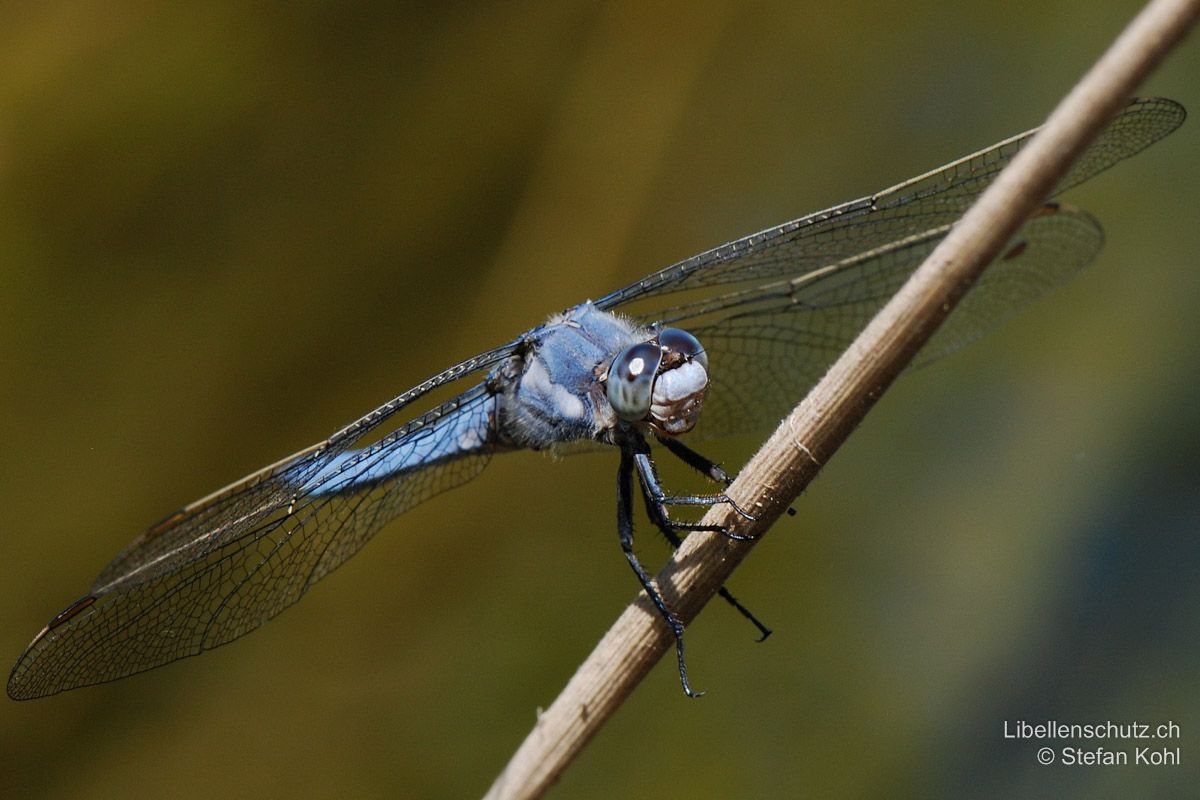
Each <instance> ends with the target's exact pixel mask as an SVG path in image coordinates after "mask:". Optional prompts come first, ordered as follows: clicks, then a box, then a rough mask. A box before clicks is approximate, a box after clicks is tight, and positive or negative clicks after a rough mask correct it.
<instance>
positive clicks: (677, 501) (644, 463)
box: [633, 442, 755, 542]
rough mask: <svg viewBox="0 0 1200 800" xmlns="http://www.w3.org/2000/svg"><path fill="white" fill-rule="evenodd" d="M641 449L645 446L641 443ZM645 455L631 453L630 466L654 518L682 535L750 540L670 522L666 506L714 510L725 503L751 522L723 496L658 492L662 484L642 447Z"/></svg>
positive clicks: (708, 527) (717, 528)
mask: <svg viewBox="0 0 1200 800" xmlns="http://www.w3.org/2000/svg"><path fill="white" fill-rule="evenodd" d="M642 445H643V446H645V442H642ZM646 450H647V452H635V453H634V454H633V463H634V464H635V465H636V466H637V470H638V477H639V478H640V479H641V483H642V491H643V492H645V493H646V495H647V496H648V497H649V498H650V501H651V502H653V503H654V505H655V506H657V507H658V515H659V516H660V517H662V519H663V520H664V522H665V523H666V524H667V525H669V526H671V527H672V528H674V529H676V530H685V531H713V532H715V533H720V534H722V535H724V536H727V537H729V538H730V539H733V540H735V541H739V542H746V541H751V540H753V539H754V538H755V537H754V536H746V535H744V534H741V533H734V532H733V531H732V530H730V529H729V528H727V527H725V526H724V525H700V524H698V523H691V522H676V521H674V520H672V519H671V515H670V513H669V512H668V511H667V506H714V505H717V504H718V503H725V504H726V505H728V506H730V507H731V508H733V510H734V511H736V512H737V513H738V514H740V515H741V516H742V517H744V518H745V519H748V520H753V519H754V517H752V516H751V515H750V514H748V513H746V512H745V511H743V510H742V508H741V507H740V506H738V504H737V503H735V502H734V501H733V500H731V499H730V498H729V496H728V495H724V494H684V495H668V494H667V493H666V492H665V491H664V490H663V488H662V484H661V483H659V480H658V470H657V469H655V467H654V461H653V460H652V459H651V458H650V453H649V452H648V450H649V447H646Z"/></svg>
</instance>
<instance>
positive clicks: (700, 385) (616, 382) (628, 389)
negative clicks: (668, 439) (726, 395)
mask: <svg viewBox="0 0 1200 800" xmlns="http://www.w3.org/2000/svg"><path fill="white" fill-rule="evenodd" d="M707 391H708V355H707V354H706V353H705V352H704V348H703V347H701V346H700V342H699V340H697V339H696V337H695V336H692V335H691V334H690V333H688V332H687V331H681V330H679V329H678V328H662V329H660V330H659V331H657V334H656V335H655V337H654V338H653V339H651V340H650V341H648V342H639V343H638V344H634V345H630V346H629V347H626V348H625V349H624V350H622V351H621V352H619V353H617V355H616V357H615V358H613V360H612V365H611V366H609V368H608V381H607V385H606V387H605V393H606V394H607V395H608V402H609V404H610V405H612V408H613V411H614V412H616V415H617V416H618V417H619V418H621V419H622V420H624V421H625V422H646V423H647V424H649V425H650V426H651V427H652V428H654V429H655V430H656V431H658V432H659V433H663V434H666V435H668V436H678V435H679V434H681V433H687V432H688V431H690V430H691V429H692V428H694V427H696V420H697V419H698V418H699V417H700V408H701V407H702V406H703V405H704V393H705V392H707Z"/></svg>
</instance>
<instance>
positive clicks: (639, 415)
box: [604, 342, 663, 422]
mask: <svg viewBox="0 0 1200 800" xmlns="http://www.w3.org/2000/svg"><path fill="white" fill-rule="evenodd" d="M662 357H663V354H662V350H661V349H660V348H659V347H658V346H656V345H654V344H651V343H650V342H642V343H641V344H635V345H631V346H629V347H626V348H625V349H624V350H622V351H621V352H620V353H617V357H616V358H614V359H613V362H612V366H610V367H609V368H608V385H607V386H606V387H605V390H604V391H605V393H606V394H607V395H608V402H609V404H611V405H612V407H613V411H616V412H617V416H618V417H620V418H621V419H623V420H625V421H626V422H637V421H638V420H640V419H644V418H645V416H646V415H647V414H649V413H650V399H651V396H652V395H653V393H654V376H655V375H656V374H658V366H659V364H661V363H662Z"/></svg>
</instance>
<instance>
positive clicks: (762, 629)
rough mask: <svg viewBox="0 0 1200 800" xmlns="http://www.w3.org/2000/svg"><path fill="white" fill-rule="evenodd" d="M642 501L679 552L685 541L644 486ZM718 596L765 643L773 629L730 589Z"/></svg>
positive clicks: (649, 514)
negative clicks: (661, 513)
mask: <svg viewBox="0 0 1200 800" xmlns="http://www.w3.org/2000/svg"><path fill="white" fill-rule="evenodd" d="M642 499H643V500H645V501H646V516H648V517H650V521H651V522H653V523H654V526H655V527H656V528H658V530H659V531H660V532H661V533H662V535H663V536H664V537H666V540H667V542H668V543H669V544H670V545H671V547H673V548H674V549H676V550H678V549H679V545H681V544H683V540H682V539H680V538H679V536H678V535H677V534H676V533H675V531H674V529H673V528H672V527H671V524H670V521H669V520H665V519H663V518H662V516H661V515H660V514H659V513H658V506H657V505H656V504H655V503H654V500H653V499H652V498H651V497H650V495H649V494H648V493H647V492H646V487H645V486H644V485H643V486H642ZM717 594H719V595H720V596H721V597H722V598H723V599H724V600H725V602H727V603H729V605H731V606H733V607H734V608H735V609H737V611H738V613H739V614H741V615H742V616H743V617H745V618H746V619H748V620H750V622H751V624H753V625H754V627H756V628H758V632H759V633H760V634H762V635H761V636H759V637H758V641H760V642H762V641H765V640H766V638H767V637H768V636H770V635H771V629H770V628H768V627H767V626H766V625H764V624H763V623H762V622H761V621H760V620H759V619H758V617H756V616H754V613H753V612H752V611H751V610H750V609H748V608H746V607H745V606H744V605H742V604H741V602H740V601H739V600H738V599H737V598H736V597H734V596H733V595H732V594H730V593H729V590H728V589H726V588H725V587H724V586H722V587H721V588H720V589H717Z"/></svg>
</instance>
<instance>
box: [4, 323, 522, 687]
mask: <svg viewBox="0 0 1200 800" xmlns="http://www.w3.org/2000/svg"><path fill="white" fill-rule="evenodd" d="M510 352H511V346H506V347H503V348H498V349H496V350H493V351H490V352H488V353H484V354H482V355H480V356H477V357H476V358H474V359H471V360H469V361H466V362H463V363H462V364H459V365H457V366H455V367H453V368H451V369H450V370H447V371H446V372H443V373H442V374H441V375H438V376H436V377H434V378H432V379H430V380H429V381H426V382H425V383H423V384H421V385H420V386H417V387H415V388H414V389H412V390H410V391H409V392H406V393H404V394H403V395H400V396H399V397H397V398H396V399H394V400H392V401H391V402H390V403H387V404H385V405H384V406H381V407H380V408H378V409H376V410H375V411H373V412H371V414H368V415H367V416H365V417H363V418H362V419H360V420H358V421H357V422H355V423H353V424H352V425H350V426H347V427H346V428H345V429H343V430H342V431H340V432H339V433H338V434H335V435H334V436H333V437H331V438H330V439H329V440H327V441H325V442H322V443H320V444H317V445H314V446H313V447H311V448H309V449H307V450H304V451H301V452H300V453H297V454H296V455H294V456H291V457H290V458H287V459H284V460H283V461H281V462H279V463H278V464H275V465H272V466H270V467H267V468H266V469H264V470H262V471H260V472H258V473H255V474H254V475H251V476H249V477H247V478H245V479H243V480H242V481H239V482H238V483H236V484H233V485H232V486H229V487H227V488H226V489H223V490H221V491H219V492H217V493H215V494H213V495H211V496H209V497H206V498H204V499H203V500H200V501H197V502H196V503H193V504H192V505H190V506H188V507H186V508H184V509H181V510H180V511H178V512H176V513H175V514H172V515H171V516H169V517H167V518H166V519H164V520H163V521H162V522H160V523H158V524H157V525H154V526H153V527H151V528H150V529H149V530H147V531H146V532H145V533H144V534H143V535H142V536H140V537H139V538H138V539H137V540H135V541H134V542H133V543H132V544H131V545H130V546H129V547H128V548H126V549H125V550H124V551H123V552H122V553H120V554H119V555H118V556H117V557H116V558H115V559H114V560H113V561H112V563H111V564H109V565H108V566H107V567H106V568H105V569H104V571H103V572H102V573H101V574H100V576H99V578H97V580H96V582H95V584H94V585H93V586H92V588H91V591H90V592H89V594H88V595H86V596H85V597H83V598H81V599H80V600H78V601H76V602H75V603H74V604H72V605H71V606H70V607H68V608H67V609H66V610H65V611H63V612H62V613H60V614H59V615H58V616H57V617H55V618H54V619H53V620H51V622H50V623H49V624H48V625H47V626H46V627H45V628H44V629H43V630H42V631H41V633H39V634H38V635H37V637H36V638H35V639H34V640H33V642H32V643H31V644H30V645H29V647H28V648H27V649H26V651H25V653H24V654H22V656H21V658H20V659H19V660H18V661H17V664H16V666H14V667H13V670H12V673H11V675H10V677H9V681H8V694H9V696H11V697H13V698H15V699H27V698H33V697H41V696H45V695H49V694H54V693H56V692H61V691H64V690H67V689H73V688H76V687H79V686H87V685H90V684H95V683H102V682H104V681H110V680H115V679H117V678H121V677H124V676H126V675H131V674H133V673H136V672H142V671H144V670H147V669H152V668H154V667H157V666H160V665H162V664H166V663H168V662H170V661H174V660H176V659H179V658H183V657H185V656H190V655H197V654H199V653H201V652H202V651H204V650H208V649H211V648H213V647H217V646H218V645H221V644H224V643H226V642H229V641H232V640H233V639H236V638H238V637H239V636H242V635H244V634H246V633H249V632H250V631H252V630H254V629H255V628H257V627H258V626H260V625H262V624H263V623H264V622H266V621H267V620H269V619H271V618H272V617H274V616H275V615H276V614H278V613H279V612H281V611H283V610H284V609H285V608H287V607H288V606H290V605H292V604H293V603H295V602H296V601H297V600H299V599H300V598H301V597H302V596H303V595H304V593H305V592H306V591H307V590H308V588H309V587H310V586H312V585H313V584H314V583H316V582H317V581H318V580H320V579H321V578H323V577H324V576H325V575H327V574H329V572H331V571H332V570H333V569H335V568H336V567H337V566H339V565H340V564H341V563H342V562H344V561H345V560H346V559H347V558H349V557H350V556H351V555H353V554H354V553H356V552H357V551H358V550H359V549H360V548H361V547H362V546H363V545H364V544H366V542H367V541H368V540H369V539H370V538H371V536H372V535H374V533H375V532H376V531H377V530H379V529H380V528H381V527H382V526H383V525H384V524H385V523H387V522H388V521H389V520H391V519H393V518H394V517H396V516H397V515H399V514H402V513H404V512H405V511H407V510H408V509H410V508H412V507H413V506H415V505H417V504H418V503H421V502H423V501H424V500H427V499H429V498H430V497H433V496H434V495H436V494H438V493H440V492H443V491H446V490H447V489H450V488H453V487H455V486H458V485H460V484H462V483H465V482H466V481H468V480H470V479H471V478H473V477H474V476H475V475H477V474H479V472H480V471H481V470H482V469H483V467H484V466H485V465H486V463H487V461H488V459H489V457H490V454H491V452H492V449H493V448H492V445H491V443H489V442H488V441H487V437H486V432H487V431H489V430H490V424H491V419H490V415H491V413H492V403H493V399H492V397H491V396H490V395H489V394H488V393H487V392H485V391H484V390H483V387H482V386H481V385H480V386H476V387H474V388H473V389H470V390H468V391H466V392H464V393H462V394H460V395H459V396H458V397H456V398H454V399H452V400H450V401H448V402H446V403H443V404H442V405H440V406H438V407H436V408H434V409H433V410H432V411H429V412H427V413H426V414H423V415H421V416H419V417H417V418H416V419H414V420H412V421H410V422H408V423H406V424H404V425H402V426H400V427H398V428H396V429H395V430H393V431H391V432H389V433H387V434H386V435H379V430H380V426H381V425H383V424H384V423H385V422H386V421H387V420H388V419H390V418H392V417H393V415H394V414H396V412H398V411H399V410H400V409H402V408H404V407H406V406H408V405H409V404H410V403H412V402H413V401H414V400H417V399H418V398H420V397H422V396H423V395H425V394H426V393H428V392H429V391H431V390H432V389H434V388H437V387H439V386H441V385H443V384H445V383H448V382H450V381H453V380H456V379H458V378H461V377H463V376H465V375H469V374H471V373H474V372H477V371H478V370H480V369H483V368H485V367H487V366H488V365H490V364H493V363H496V362H497V361H499V360H501V359H503V358H505V357H507V356H508V354H509V353H510ZM373 434H374V436H372V435H373ZM371 438H374V441H371V442H369V443H367V440H368V439H371Z"/></svg>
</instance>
